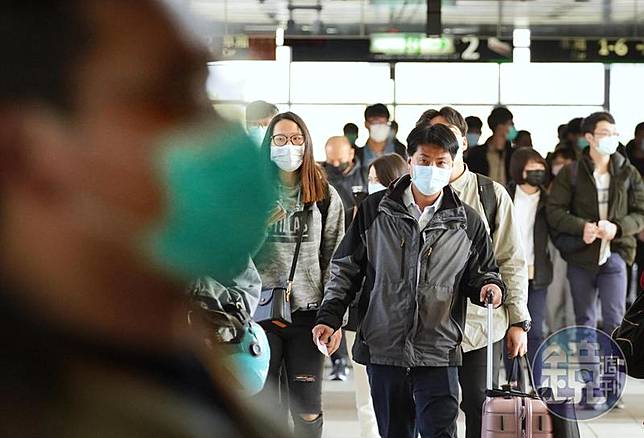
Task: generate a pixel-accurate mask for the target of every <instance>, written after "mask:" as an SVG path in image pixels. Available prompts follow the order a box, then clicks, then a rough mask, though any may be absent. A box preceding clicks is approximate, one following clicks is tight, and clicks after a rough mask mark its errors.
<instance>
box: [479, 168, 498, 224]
mask: <svg viewBox="0 0 644 438" xmlns="http://www.w3.org/2000/svg"><path fill="white" fill-rule="evenodd" d="M476 182H477V184H478V187H479V198H480V199H481V204H482V205H483V211H484V212H485V218H486V219H487V223H488V225H489V227H490V237H493V236H494V232H495V231H496V210H497V208H496V202H497V201H496V193H495V192H494V181H492V179H490V178H488V177H487V176H484V175H481V174H480V173H477V174H476Z"/></svg>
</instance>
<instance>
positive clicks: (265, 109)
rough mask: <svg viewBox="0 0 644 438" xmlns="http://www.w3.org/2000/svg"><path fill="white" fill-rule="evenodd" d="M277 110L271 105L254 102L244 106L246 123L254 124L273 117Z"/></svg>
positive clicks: (262, 101)
mask: <svg viewBox="0 0 644 438" xmlns="http://www.w3.org/2000/svg"><path fill="white" fill-rule="evenodd" d="M277 113H279V110H278V109H277V107H276V106H275V105H273V104H272V103H268V102H266V101H264V100H256V101H254V102H251V103H249V104H248V105H246V122H247V123H248V122H255V121H257V120H261V119H265V118H267V117H274V116H276V115H277Z"/></svg>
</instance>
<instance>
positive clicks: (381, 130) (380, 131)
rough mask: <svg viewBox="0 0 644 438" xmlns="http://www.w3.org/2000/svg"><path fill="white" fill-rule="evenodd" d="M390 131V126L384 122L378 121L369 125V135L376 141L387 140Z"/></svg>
mask: <svg viewBox="0 0 644 438" xmlns="http://www.w3.org/2000/svg"><path fill="white" fill-rule="evenodd" d="M390 132H391V127H390V126H389V125H387V124H385V123H378V124H376V125H371V126H369V137H371V139H372V140H373V141H377V142H378V143H381V142H383V141H385V140H387V138H389V133H390Z"/></svg>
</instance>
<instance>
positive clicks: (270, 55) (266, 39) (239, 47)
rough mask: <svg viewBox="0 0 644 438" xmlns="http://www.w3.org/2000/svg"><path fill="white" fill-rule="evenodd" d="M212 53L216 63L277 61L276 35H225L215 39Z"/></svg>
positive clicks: (212, 44) (211, 48)
mask: <svg viewBox="0 0 644 438" xmlns="http://www.w3.org/2000/svg"><path fill="white" fill-rule="evenodd" d="M210 51H211V53H212V56H213V57H214V60H215V61H224V60H244V59H252V60H267V61H274V60H275V35H271V34H268V35H264V34H262V35H245V34H239V35H223V36H217V37H214V38H213V39H212V40H211V43H210Z"/></svg>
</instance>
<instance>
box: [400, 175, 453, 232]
mask: <svg viewBox="0 0 644 438" xmlns="http://www.w3.org/2000/svg"><path fill="white" fill-rule="evenodd" d="M412 185H413V183H412V184H409V187H407V189H406V190H405V193H404V194H403V203H404V204H405V207H406V208H407V211H408V212H409V214H411V215H412V216H413V217H414V218H416V220H417V221H418V227H419V228H420V230H421V231H422V230H424V229H425V227H426V226H427V224H428V223H429V221H431V220H432V217H434V214H435V213H436V212H437V211H438V209H439V208H440V206H441V204H442V202H443V192H442V191H441V194H440V195H438V199H436V201H434V203H433V204H432V205H428V206H427V207H425V208H424V209H423V210H421V209H420V207H419V206H418V204H416V200H415V199H414V193H413V192H412V190H411V186H412Z"/></svg>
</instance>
